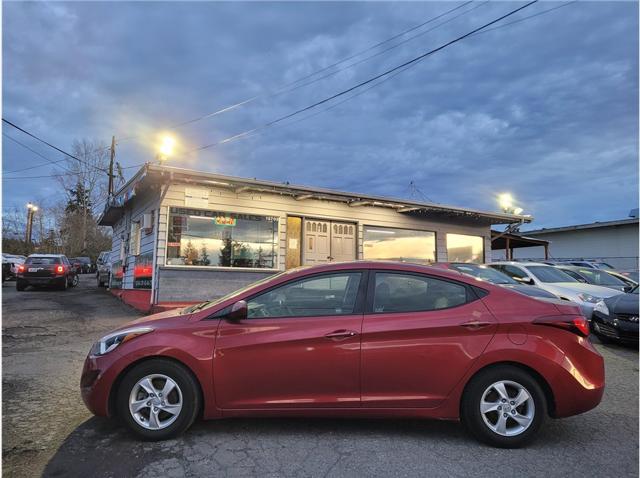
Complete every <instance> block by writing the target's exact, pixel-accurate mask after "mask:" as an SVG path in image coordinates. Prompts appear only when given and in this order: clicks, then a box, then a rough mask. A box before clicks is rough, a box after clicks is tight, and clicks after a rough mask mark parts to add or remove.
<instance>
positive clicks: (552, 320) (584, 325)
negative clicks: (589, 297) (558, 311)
mask: <svg viewBox="0 0 640 478" xmlns="http://www.w3.org/2000/svg"><path fill="white" fill-rule="evenodd" d="M533 323H534V324H538V325H550V326H551V327H558V328H560V329H564V330H568V331H569V332H573V333H574V334H578V335H581V336H583V337H587V336H588V335H589V321H588V320H587V319H586V318H585V317H583V316H582V315H579V316H575V315H574V316H571V315H561V316H558V317H540V318H539V319H535V320H534V321H533Z"/></svg>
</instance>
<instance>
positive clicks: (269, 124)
mask: <svg viewBox="0 0 640 478" xmlns="http://www.w3.org/2000/svg"><path fill="white" fill-rule="evenodd" d="M537 2H538V0H533V1H531V2H528V3H526V4H525V5H523V6H520V7H518V8H516V9H514V10H511V11H510V12H508V13H506V14H504V15H501V16H500V17H498V18H496V19H494V20H492V21H490V22H487V23H485V24H483V25H481V26H480V27H477V28H475V29H473V30H471V31H469V32H467V33H465V34H463V35H460V36H458V37H456V38H454V39H453V40H450V41H448V42H446V43H444V44H442V45H440V46H439V47H437V48H434V49H432V50H429V51H427V52H425V53H423V54H421V55H418V56H416V57H414V58H412V59H410V60H408V61H405V62H404V63H402V64H400V65H397V66H395V67H393V68H390V69H388V70H386V71H384V72H382V73H379V74H377V75H375V76H373V77H371V78H368V79H367V80H364V81H361V82H359V83H357V84H356V85H354V86H351V87H349V88H347V89H345V90H342V91H340V92H338V93H335V94H333V95H331V96H329V97H327V98H324V99H322V100H319V101H316V102H315V103H313V104H311V105H308V106H305V107H303V108H300V109H298V110H296V111H294V112H292V113H288V114H286V115H283V116H281V117H279V118H276V119H275V120H272V121H269V122H267V123H264V124H262V125H260V126H257V127H255V128H252V129H249V130H246V131H243V132H241V133H238V134H235V135H233V136H230V137H228V138H225V139H223V140H220V141H217V142H214V143H210V144H206V145H204V146H201V147H199V148H195V149H193V150H191V151H189V153H192V152H197V151H202V150H204V149H208V148H212V147H215V146H219V145H222V144H225V143H228V142H231V141H235V140H238V139H241V138H243V137H245V136H248V135H250V134H252V133H254V132H256V131H259V130H263V129H267V128H270V127H272V126H274V125H276V124H278V123H281V122H282V121H285V120H287V119H289V118H292V117H294V116H297V115H299V114H301V113H304V112H305V111H309V110H311V109H314V108H316V107H318V106H320V105H323V104H325V103H328V102H330V101H332V100H334V99H336V98H339V97H341V96H344V95H346V94H348V93H350V92H352V91H354V90H357V89H359V88H362V87H363V86H366V85H368V84H370V83H373V82H375V81H377V80H379V79H381V78H384V77H386V76H388V75H391V74H393V73H395V72H402V71H405V70H406V69H408V68H410V67H412V66H414V65H416V64H417V63H419V62H420V61H421V60H423V59H424V58H426V57H428V56H431V55H433V54H434V53H437V52H439V51H441V50H443V49H445V48H447V47H449V46H451V45H453V44H455V43H458V42H460V41H462V40H464V39H465V38H467V37H470V36H472V35H474V34H475V33H477V32H479V31H482V30H484V29H485V28H487V27H489V26H491V25H494V24H496V23H498V22H499V21H501V20H503V19H505V18H507V17H510V16H511V15H514V14H516V13H517V12H519V11H522V10H524V9H525V8H528V7H530V6H531V5H533V4H535V3H537Z"/></svg>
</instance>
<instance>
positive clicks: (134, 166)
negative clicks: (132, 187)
mask: <svg viewBox="0 0 640 478" xmlns="http://www.w3.org/2000/svg"><path fill="white" fill-rule="evenodd" d="M145 164H146V163H140V164H134V165H133V166H127V167H124V168H121V169H133V168H139V167H141V166H144V165H145ZM72 175H75V173H73V172H72V173H67V174H65V173H60V174H46V175H42V176H15V177H12V178H7V177H5V176H3V177H2V179H3V180H5V179H43V178H63V177H67V176H72Z"/></svg>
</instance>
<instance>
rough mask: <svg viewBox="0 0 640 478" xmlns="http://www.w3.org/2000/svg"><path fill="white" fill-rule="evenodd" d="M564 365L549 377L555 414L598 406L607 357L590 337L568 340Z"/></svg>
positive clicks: (566, 414)
mask: <svg viewBox="0 0 640 478" xmlns="http://www.w3.org/2000/svg"><path fill="white" fill-rule="evenodd" d="M565 347H567V348H566V349H565V355H564V357H563V359H562V360H561V366H560V367H558V370H557V372H556V373H555V374H554V376H553V378H552V379H551V380H550V382H551V383H550V385H551V388H552V390H553V395H554V401H555V410H554V417H556V418H562V417H569V416H572V415H578V414H580V413H584V412H587V411H589V410H591V409H593V408H595V407H597V406H598V404H599V403H600V401H601V400H602V396H603V394H604V387H605V374H604V359H603V358H602V355H600V353H599V352H598V351H597V350H596V349H595V348H594V346H593V345H592V344H591V342H590V341H589V339H588V338H583V337H579V338H578V341H577V342H573V343H571V344H568V346H565Z"/></svg>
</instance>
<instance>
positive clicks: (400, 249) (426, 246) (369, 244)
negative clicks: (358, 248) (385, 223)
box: [363, 226, 436, 264]
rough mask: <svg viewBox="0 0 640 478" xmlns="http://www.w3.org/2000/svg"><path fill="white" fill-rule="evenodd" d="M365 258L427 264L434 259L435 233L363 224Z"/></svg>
mask: <svg viewBox="0 0 640 478" xmlns="http://www.w3.org/2000/svg"><path fill="white" fill-rule="evenodd" d="M363 239H364V243H363V251H364V258H365V259H372V260H388V261H402V262H415V263H418V264H427V263H429V262H434V261H435V260H436V234H435V233H434V232H430V231H415V230H410V229H392V228H388V227H377V226H365V227H364V238H363Z"/></svg>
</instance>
